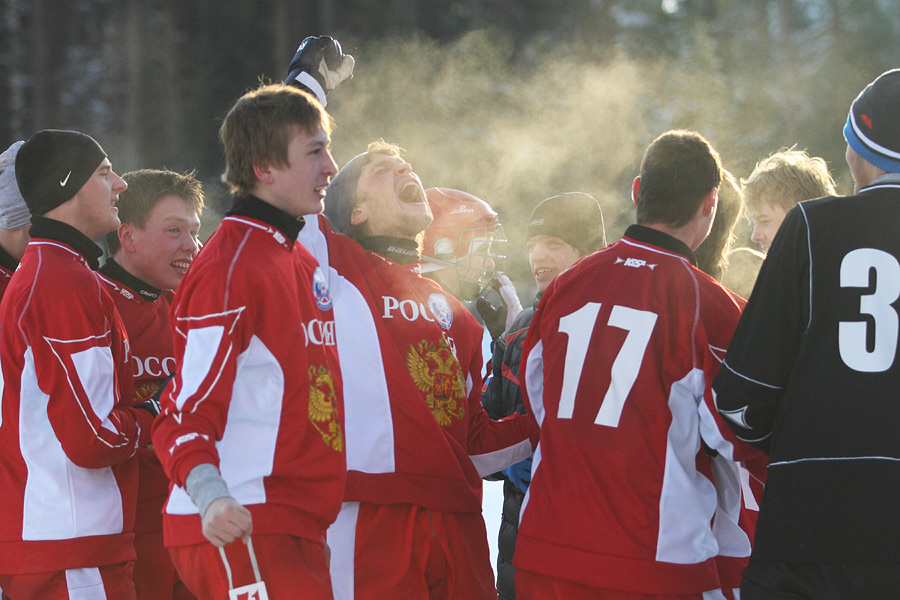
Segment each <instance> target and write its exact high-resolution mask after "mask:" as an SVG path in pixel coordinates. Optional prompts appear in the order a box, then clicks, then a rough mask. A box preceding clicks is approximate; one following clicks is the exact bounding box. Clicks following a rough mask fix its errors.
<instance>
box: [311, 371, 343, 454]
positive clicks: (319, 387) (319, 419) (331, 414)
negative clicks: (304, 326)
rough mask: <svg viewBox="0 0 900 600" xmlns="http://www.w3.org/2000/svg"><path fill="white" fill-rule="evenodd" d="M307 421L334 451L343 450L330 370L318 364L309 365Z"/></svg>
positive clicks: (341, 433) (341, 432)
mask: <svg viewBox="0 0 900 600" xmlns="http://www.w3.org/2000/svg"><path fill="white" fill-rule="evenodd" d="M309 422H310V423H312V425H313V427H315V428H316V430H317V431H318V432H319V434H320V435H321V436H322V440H323V441H324V442H325V444H326V445H327V446H328V447H329V448H331V449H332V450H334V451H335V452H343V451H344V432H343V431H342V430H341V422H340V420H339V419H338V409H337V396H336V394H335V393H334V380H333V379H332V378H331V371H329V370H328V369H327V368H326V367H324V366H322V365H319V366H316V365H310V366H309Z"/></svg>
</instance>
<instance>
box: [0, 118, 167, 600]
mask: <svg viewBox="0 0 900 600" xmlns="http://www.w3.org/2000/svg"><path fill="white" fill-rule="evenodd" d="M16 179H17V182H18V185H19V190H20V191H21V193H22V196H23V198H24V199H25V202H26V203H27V205H28V208H29V210H30V211H31V216H32V226H31V242H30V243H29V244H28V248H27V249H26V250H25V254H24V256H23V257H22V262H21V264H20V266H19V269H18V270H17V271H16V272H15V274H14V275H13V277H12V280H11V281H10V283H9V287H8V288H7V290H6V294H5V296H4V298H3V302H2V304H0V318H2V323H3V324H4V326H3V327H2V328H0V365H2V370H3V381H4V382H5V385H4V387H3V396H2V414H0V424H2V427H0V449H2V451H0V490H2V497H3V507H4V510H3V515H2V517H0V587H2V588H3V590H4V592H5V593H6V595H7V596H9V597H11V598H16V599H17V600H18V599H25V600H27V599H35V600H37V599H42V600H43V599H50V600H55V599H67V598H71V597H90V598H110V599H112V598H116V599H119V598H122V599H124V600H128V599H133V598H135V592H134V584H133V583H132V579H131V573H132V567H133V561H134V547H133V545H132V537H133V534H132V531H133V526H134V509H135V502H136V491H137V478H138V464H137V461H136V460H134V456H135V453H136V452H137V450H138V447H139V446H145V445H147V444H148V443H149V441H150V440H149V438H150V436H149V434H150V427H151V423H152V420H153V416H154V414H155V411H153V410H152V407H151V406H150V405H147V404H142V405H141V407H143V408H146V409H147V410H141V408H135V407H133V406H132V404H133V399H132V380H131V365H130V355H129V349H128V339H127V336H126V333H125V329H124V326H123V324H122V321H121V319H120V317H119V313H118V311H117V310H116V307H115V304H114V303H113V300H112V298H111V297H110V296H109V294H108V293H107V291H106V289H105V287H104V285H103V284H102V283H101V282H100V280H99V279H98V277H97V276H96V275H95V274H94V272H93V269H95V268H96V267H97V264H98V259H99V258H100V255H101V250H100V247H99V246H97V245H96V244H95V243H94V242H93V241H92V240H93V239H94V238H97V237H99V236H101V235H104V234H106V233H107V232H109V231H113V230H114V229H115V228H116V227H118V225H119V219H118V216H117V209H116V206H115V205H116V202H117V201H118V196H119V193H120V192H122V191H124V190H125V188H126V184H125V182H124V181H123V180H122V179H121V178H120V177H119V176H118V175H116V173H115V172H114V171H113V170H112V166H111V164H110V162H109V159H108V158H107V157H106V153H105V152H104V151H103V149H102V148H101V147H100V145H99V144H97V142H96V141H95V140H94V139H93V138H91V137H89V136H87V135H84V134H83V133H79V132H75V131H58V130H44V131H40V132H38V133H36V134H34V135H33V136H31V137H30V138H29V139H28V140H27V141H26V142H25V144H24V145H23V146H22V147H21V148H20V149H19V153H18V155H17V156H16Z"/></svg>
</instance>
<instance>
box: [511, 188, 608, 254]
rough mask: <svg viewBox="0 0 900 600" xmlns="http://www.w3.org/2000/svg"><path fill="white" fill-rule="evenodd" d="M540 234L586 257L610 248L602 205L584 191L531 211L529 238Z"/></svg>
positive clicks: (550, 199)
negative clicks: (553, 238)
mask: <svg viewBox="0 0 900 600" xmlns="http://www.w3.org/2000/svg"><path fill="white" fill-rule="evenodd" d="M536 235H550V236H553V237H558V238H559V239H561V240H562V241H564V242H566V243H567V244H569V245H570V246H572V247H574V248H575V249H576V250H578V251H579V252H580V253H581V254H582V255H587V254H590V253H591V252H594V251H595V250H599V249H600V248H603V247H604V246H606V232H605V231H604V229H603V213H602V212H601V211H600V204H599V203H598V202H597V201H596V200H595V199H594V197H593V196H590V195H588V194H582V193H581V192H569V193H566V194H560V195H558V196H553V197H552V198H547V199H546V200H544V201H543V202H541V203H540V204H538V205H537V206H536V207H535V208H534V210H533V211H531V218H529V219H528V232H527V233H526V234H525V239H526V240H528V239H529V238H532V237H534V236H536Z"/></svg>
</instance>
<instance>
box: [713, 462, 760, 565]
mask: <svg viewBox="0 0 900 600" xmlns="http://www.w3.org/2000/svg"><path fill="white" fill-rule="evenodd" d="M710 465H711V466H712V471H713V477H714V478H715V480H716V497H717V499H718V502H717V506H716V516H715V519H714V520H713V535H714V536H716V540H717V541H718V544H719V554H720V555H722V556H738V557H742V558H743V557H747V556H750V550H751V549H752V548H751V545H750V538H749V536H748V535H747V533H746V532H745V531H744V530H743V529H742V528H741V526H740V524H739V520H740V517H741V502H742V498H741V495H742V491H743V486H742V483H741V480H742V474H741V471H742V468H741V466H740V465H739V464H737V463H736V462H734V461H731V460H728V459H727V458H725V457H724V456H722V455H721V454H719V455H718V456H714V457H712V458H711V459H710ZM743 470H744V471H746V469H743ZM747 475H748V476H749V472H748V473H747ZM750 498H753V496H752V494H751V495H750Z"/></svg>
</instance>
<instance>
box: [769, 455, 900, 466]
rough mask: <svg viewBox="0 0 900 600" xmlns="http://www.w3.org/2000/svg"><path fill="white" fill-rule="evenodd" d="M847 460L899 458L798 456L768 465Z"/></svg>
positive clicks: (890, 459) (890, 458) (887, 457)
mask: <svg viewBox="0 0 900 600" xmlns="http://www.w3.org/2000/svg"><path fill="white" fill-rule="evenodd" d="M848 460H887V461H890V462H900V458H896V457H893V456H831V457H829V456H822V457H815V458H798V459H797V460H779V461H777V462H773V463H769V467H782V466H785V465H796V464H798V463H805V462H824V461H848Z"/></svg>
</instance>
